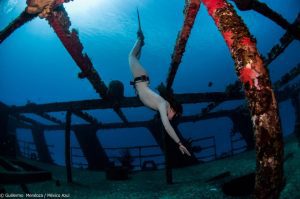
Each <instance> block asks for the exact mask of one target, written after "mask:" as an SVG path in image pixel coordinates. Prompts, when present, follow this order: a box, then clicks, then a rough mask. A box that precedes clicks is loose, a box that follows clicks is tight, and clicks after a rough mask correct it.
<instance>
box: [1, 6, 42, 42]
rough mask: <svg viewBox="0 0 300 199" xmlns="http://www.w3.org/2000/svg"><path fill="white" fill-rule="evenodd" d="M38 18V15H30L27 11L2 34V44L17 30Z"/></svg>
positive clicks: (2, 31)
mask: <svg viewBox="0 0 300 199" xmlns="http://www.w3.org/2000/svg"><path fill="white" fill-rule="evenodd" d="M36 16H37V14H34V15H32V14H28V13H27V12H26V11H25V10H24V11H23V12H22V13H21V14H20V15H19V16H18V17H17V18H16V19H14V20H13V21H12V22H11V23H10V24H9V25H8V26H6V27H5V28H4V29H3V30H1V32H0V44H1V43H2V42H3V41H4V40H5V39H6V38H7V37H9V36H10V35H11V34H12V33H13V32H14V31H15V30H17V29H18V28H19V27H21V26H22V25H24V24H25V23H27V22H29V21H31V20H32V19H34V18H35V17H36Z"/></svg>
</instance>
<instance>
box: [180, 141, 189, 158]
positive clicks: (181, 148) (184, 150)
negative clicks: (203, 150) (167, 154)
mask: <svg viewBox="0 0 300 199" xmlns="http://www.w3.org/2000/svg"><path fill="white" fill-rule="evenodd" d="M178 144H179V150H180V151H181V153H182V154H187V155H188V156H191V154H190V152H189V151H188V150H187V149H186V148H185V146H183V144H182V143H181V142H179V143H178Z"/></svg>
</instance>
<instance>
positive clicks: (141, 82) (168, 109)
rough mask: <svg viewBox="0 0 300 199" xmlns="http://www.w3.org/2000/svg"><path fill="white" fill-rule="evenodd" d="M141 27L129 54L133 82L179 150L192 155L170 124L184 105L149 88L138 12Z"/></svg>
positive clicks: (146, 104)
mask: <svg viewBox="0 0 300 199" xmlns="http://www.w3.org/2000/svg"><path fill="white" fill-rule="evenodd" d="M138 21H139V29H138V31H137V41H136V42H135V44H134V46H133V48H132V50H131V52H130V54H129V66H130V69H131V72H132V75H133V77H134V80H133V82H131V84H132V85H133V86H134V88H135V89H136V93H137V95H138V96H139V98H140V100H141V101H142V102H143V104H144V105H145V106H147V107H149V108H151V109H153V110H155V111H158V112H159V114H160V118H161V121H162V123H163V125H164V128H165V130H166V131H167V133H168V134H169V135H170V137H171V138H172V139H173V140H174V141H175V142H176V143H177V144H178V147H179V150H180V151H181V153H182V154H187V155H189V156H191V154H190V152H189V151H188V150H187V149H186V147H185V146H184V145H183V144H182V142H181V141H180V139H179V138H178V136H177V134H176V132H175V131H174V129H173V127H172V126H171V124H170V121H169V120H172V119H173V118H175V117H176V116H179V115H180V114H182V106H181V104H179V103H176V102H175V101H173V100H169V101H166V100H165V99H164V98H162V97H161V96H160V95H158V94H157V93H155V92H154V91H152V90H151V89H150V88H149V76H148V74H147V72H146V70H145V69H144V68H143V66H142V65H141V63H140V62H139V58H140V56H141V50H142V47H143V46H144V34H143V32H142V29H141V25H140V18H139V13H138Z"/></svg>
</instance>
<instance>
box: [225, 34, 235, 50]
mask: <svg viewBox="0 0 300 199" xmlns="http://www.w3.org/2000/svg"><path fill="white" fill-rule="evenodd" d="M223 36H224V39H225V41H226V43H227V45H228V47H229V48H231V45H232V44H233V39H232V36H233V34H232V32H231V31H226V32H223Z"/></svg>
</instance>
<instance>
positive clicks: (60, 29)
mask: <svg viewBox="0 0 300 199" xmlns="http://www.w3.org/2000/svg"><path fill="white" fill-rule="evenodd" d="M47 20H48V22H49V24H50V26H51V27H52V28H53V29H54V31H55V33H56V34H57V36H58V38H59V39H60V40H61V42H62V43H63V45H64V46H65V48H66V49H67V51H68V52H69V53H70V55H71V57H72V58H73V59H74V61H75V62H76V64H77V65H78V66H79V68H80V69H81V71H82V72H81V73H80V74H79V77H80V78H87V79H88V80H89V81H90V83H91V84H92V86H93V87H94V89H95V90H96V92H97V93H98V94H99V95H100V97H101V98H103V99H105V100H108V97H107V90H108V88H107V86H106V85H105V83H104V82H103V81H102V79H101V78H100V76H99V74H98V73H97V71H96V70H95V68H94V67H93V64H92V62H91V60H90V58H89V57H88V55H87V54H85V53H83V52H82V51H83V46H82V44H81V42H80V40H79V37H78V32H77V31H76V30H74V29H73V30H72V31H70V30H69V28H70V26H71V22H70V19H69V17H68V14H67V12H66V11H65V9H64V7H63V6H60V7H58V8H57V9H56V10H55V11H53V13H52V15H51V16H49V17H48V18H47ZM113 109H114V111H115V112H116V113H117V114H118V115H119V117H120V118H121V120H122V121H123V122H128V120H127V118H126V117H125V115H124V114H123V112H122V111H121V109H120V108H119V107H117V106H115V107H114V108H113Z"/></svg>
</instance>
